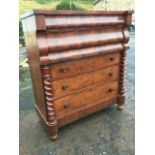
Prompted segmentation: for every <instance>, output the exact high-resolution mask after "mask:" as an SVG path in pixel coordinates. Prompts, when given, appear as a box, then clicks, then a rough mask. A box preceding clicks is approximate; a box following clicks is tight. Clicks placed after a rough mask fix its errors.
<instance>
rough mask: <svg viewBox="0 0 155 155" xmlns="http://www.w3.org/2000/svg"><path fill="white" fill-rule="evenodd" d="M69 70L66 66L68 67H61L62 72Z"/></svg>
mask: <svg viewBox="0 0 155 155" xmlns="http://www.w3.org/2000/svg"><path fill="white" fill-rule="evenodd" d="M68 71H69V69H68V68H66V67H63V68H61V69H60V72H62V73H66V72H68Z"/></svg>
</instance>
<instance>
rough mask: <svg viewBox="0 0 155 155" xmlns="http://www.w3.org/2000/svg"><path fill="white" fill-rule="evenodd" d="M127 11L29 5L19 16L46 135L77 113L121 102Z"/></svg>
mask: <svg viewBox="0 0 155 155" xmlns="http://www.w3.org/2000/svg"><path fill="white" fill-rule="evenodd" d="M131 16H132V11H93V12H92V11H49V10H33V11H32V12H30V13H26V14H24V15H23V16H22V24H23V29H24V35H25V40H26V46H27V50H28V60H29V65H30V72H31V78H32V83H33V90H34V95H35V100H36V104H35V108H36V110H37V113H38V114H39V116H40V117H41V119H42V120H43V121H44V122H45V124H46V125H47V126H48V128H49V131H50V133H51V139H52V140H55V139H57V133H58V129H59V128H61V127H63V126H65V125H67V124H69V123H72V122H74V121H76V120H78V119H80V118H82V117H85V116H87V115H90V114H92V113H95V112H97V111H99V110H102V109H104V108H107V107H109V106H111V105H112V104H117V105H118V106H117V107H118V109H120V110H121V109H123V106H124V103H125V82H124V79H125V61H126V51H127V48H128V45H127V42H128V40H129V34H128V26H129V25H130V23H131Z"/></svg>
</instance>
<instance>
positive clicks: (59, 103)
mask: <svg viewBox="0 0 155 155" xmlns="http://www.w3.org/2000/svg"><path fill="white" fill-rule="evenodd" d="M117 95H118V81H115V82H109V83H106V84H103V83H102V84H98V85H95V86H92V87H88V88H87V89H84V90H82V91H78V92H75V93H74V94H71V95H67V96H65V97H62V98H59V99H55V100H54V108H55V114H56V117H57V118H60V117H63V116H65V115H67V114H70V113H72V112H75V111H76V110H78V109H79V108H81V107H85V106H88V105H92V104H96V102H99V101H102V100H108V99H111V98H115V97H116V96H117Z"/></svg>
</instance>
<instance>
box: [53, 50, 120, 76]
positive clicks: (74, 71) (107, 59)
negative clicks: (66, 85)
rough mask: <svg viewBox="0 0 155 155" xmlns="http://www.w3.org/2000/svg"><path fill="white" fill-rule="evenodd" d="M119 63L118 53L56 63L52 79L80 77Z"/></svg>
mask: <svg viewBox="0 0 155 155" xmlns="http://www.w3.org/2000/svg"><path fill="white" fill-rule="evenodd" d="M119 61H120V53H119V52H117V53H111V54H106V55H102V56H96V57H91V58H85V59H77V60H74V61H67V62H61V63H55V64H53V65H52V66H51V77H52V79H57V78H64V77H68V76H73V75H78V74H81V73H84V72H88V71H93V70H96V69H101V68H104V67H108V66H112V65H115V64H119Z"/></svg>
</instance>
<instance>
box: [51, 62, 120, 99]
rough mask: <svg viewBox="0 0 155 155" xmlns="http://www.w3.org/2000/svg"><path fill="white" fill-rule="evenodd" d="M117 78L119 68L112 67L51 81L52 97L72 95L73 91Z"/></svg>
mask: <svg viewBox="0 0 155 155" xmlns="http://www.w3.org/2000/svg"><path fill="white" fill-rule="evenodd" d="M118 77H119V66H118V65H115V66H112V67H108V68H105V69H99V70H95V71H92V72H87V73H83V74H80V75H77V76H73V77H68V78H63V79H59V80H54V81H52V90H53V95H54V97H57V96H61V95H64V94H67V93H72V92H73V91H75V90H78V89H80V88H84V87H87V86H90V85H93V84H96V83H99V82H109V81H114V80H118Z"/></svg>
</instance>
